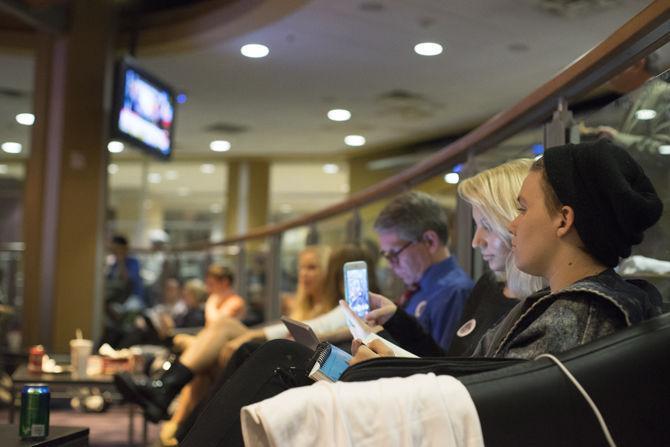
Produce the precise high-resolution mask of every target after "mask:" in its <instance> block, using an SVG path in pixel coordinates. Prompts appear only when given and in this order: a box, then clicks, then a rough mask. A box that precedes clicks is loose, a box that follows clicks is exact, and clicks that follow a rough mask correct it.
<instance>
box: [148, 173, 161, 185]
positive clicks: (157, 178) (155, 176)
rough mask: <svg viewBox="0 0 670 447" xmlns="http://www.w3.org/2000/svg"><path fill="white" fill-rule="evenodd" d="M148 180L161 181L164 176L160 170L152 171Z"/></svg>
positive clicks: (152, 181) (151, 181)
mask: <svg viewBox="0 0 670 447" xmlns="http://www.w3.org/2000/svg"><path fill="white" fill-rule="evenodd" d="M147 180H149V183H160V182H161V181H162V180H163V176H162V175H160V173H158V172H150V173H149V175H148V176H147Z"/></svg>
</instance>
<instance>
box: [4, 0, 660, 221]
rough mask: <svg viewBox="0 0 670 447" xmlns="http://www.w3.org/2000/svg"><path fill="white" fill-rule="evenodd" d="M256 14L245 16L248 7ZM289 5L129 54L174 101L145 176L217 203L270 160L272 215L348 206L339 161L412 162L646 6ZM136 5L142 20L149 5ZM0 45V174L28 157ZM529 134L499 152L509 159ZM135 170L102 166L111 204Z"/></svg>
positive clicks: (362, 0) (134, 180) (128, 155)
mask: <svg viewBox="0 0 670 447" xmlns="http://www.w3.org/2000/svg"><path fill="white" fill-rule="evenodd" d="M271 1H272V0H265V1H262V0H255V1H254V2H253V4H254V5H259V6H258V8H257V9H260V8H261V7H263V6H267V5H268V4H270V3H271ZM275 1H276V0H275ZM291 1H292V4H293V5H295V6H294V9H293V10H292V11H291V12H284V13H283V15H282V14H277V15H276V17H275V18H274V19H273V20H267V19H266V20H260V19H258V20H257V22H255V23H256V26H253V23H254V22H253V20H252V25H251V26H250V25H249V23H248V22H249V20H250V17H251V16H252V15H253V12H254V11H252V10H251V9H253V8H250V10H249V11H247V13H238V14H237V15H235V16H232V18H230V20H229V21H227V22H225V23H221V29H222V30H224V31H225V30H226V29H227V30H233V31H235V32H233V31H230V32H229V33H228V36H227V37H226V38H223V39H219V40H217V41H215V42H209V43H208V44H202V45H200V46H198V47H197V48H195V47H191V48H189V49H183V48H182V49H181V50H180V51H177V52H171V53H169V54H168V53H165V52H162V53H161V52H155V51H146V52H143V50H142V47H140V48H139V50H138V52H137V54H136V59H137V60H138V62H139V64H140V65H142V66H143V67H144V68H145V69H147V70H149V71H151V72H153V73H154V74H156V75H157V76H158V77H159V78H161V79H163V80H164V81H166V82H168V83H169V84H171V85H173V86H174V87H175V88H176V89H178V90H179V91H182V92H184V93H185V94H186V95H187V97H188V100H187V102H186V103H185V104H183V105H180V106H179V109H178V112H177V113H178V114H177V119H176V149H175V158H174V161H173V164H172V165H171V164H160V163H152V165H151V169H156V170H160V171H161V172H162V173H163V174H164V172H163V171H167V170H170V169H176V168H177V167H178V170H179V178H180V179H181V180H179V181H178V182H181V184H182V185H189V187H190V188H191V189H192V191H199V193H198V194H197V196H198V197H202V198H203V200H202V203H201V204H199V205H197V206H198V207H207V206H209V205H211V200H212V198H214V200H218V199H217V198H221V196H222V194H223V192H225V175H224V174H223V171H224V170H225V163H224V162H225V160H227V159H231V158H244V157H263V158H267V159H270V160H273V161H280V162H281V163H280V164H279V165H277V167H276V168H273V169H274V170H273V177H272V189H273V191H274V192H273V194H277V197H273V198H272V199H271V201H272V204H273V207H274V208H276V209H277V210H278V209H279V207H281V205H286V206H284V207H283V209H285V210H288V209H289V208H290V209H291V210H292V211H291V212H305V211H310V210H312V211H313V210H315V209H318V208H320V207H321V206H325V205H327V204H330V203H333V202H335V201H338V200H341V199H342V198H344V197H345V196H346V194H347V188H346V185H347V183H348V175H349V173H348V171H347V168H346V165H347V164H346V162H345V160H346V159H347V158H349V157H352V156H356V155H360V154H367V153H370V152H376V151H383V150H385V149H393V148H405V150H406V151H407V152H413V151H414V150H415V148H417V147H419V146H420V145H421V143H422V142H425V141H427V140H435V139H440V138H444V137H445V136H448V135H454V134H459V133H462V132H464V131H466V130H468V129H471V128H473V127H474V126H476V125H477V124H479V123H481V122H483V121H484V120H485V119H487V118H489V117H491V116H492V115H494V114H495V113H497V112H499V111H501V110H503V109H505V108H507V107H509V106H511V105H513V104H514V103H516V102H517V101H519V100H520V99H521V98H523V97H524V96H525V95H527V94H528V93H530V92H531V91H532V90H534V89H535V88H536V87H538V86H539V85H541V84H543V83H544V82H546V81H547V80H548V79H550V78H551V77H552V76H553V75H555V74H556V73H557V71H559V70H560V69H561V68H563V67H565V66H566V65H568V64H569V63H571V62H572V61H573V60H575V59H576V58H578V57H579V56H580V55H582V54H583V53H584V52H586V51H588V50H589V49H590V48H592V47H593V46H595V45H596V44H597V43H599V42H600V41H601V40H603V39H604V38H606V37H607V36H608V35H610V34H611V33H612V32H614V31H615V30H616V29H617V28H618V27H620V26H621V25H622V24H623V23H625V22H626V21H627V20H628V19H630V18H631V17H632V16H633V15H635V13H637V12H638V11H640V10H641V9H643V8H644V7H645V6H646V5H647V4H648V3H649V1H646V0H645V1H642V0H620V1H617V0H609V1H608V0H467V1H466V0H461V1H450V2H446V1H439V0H422V1H418V0H417V1H411V2H410V1H406V0H338V1H332V0H312V1H298V0H291ZM187 3H188V2H184V1H173V2H170V5H171V6H172V7H179V6H183V5H185V4H187ZM197 3H198V5H199V6H202V5H206V4H207V2H205V1H201V2H197ZM228 3H230V4H231V5H232V6H231V7H233V6H235V5H237V6H239V4H240V3H243V2H236V1H232V0H230V1H228ZM247 4H250V3H247ZM275 4H276V3H275ZM147 5H148V6H147V9H148V10H151V9H152V8H155V5H158V3H156V2H154V3H153V4H152V5H153V6H152V5H149V3H147ZM0 18H1V16H0ZM3 20H4V19H3ZM3 20H0V25H1V24H2V23H4V22H3ZM245 20H246V22H245V26H244V27H243V26H241V23H242V22H244V21H245ZM238 25H239V26H238ZM207 31H212V30H207ZM224 34H225V33H224ZM140 37H141V36H140ZM422 41H433V42H438V43H440V44H442V45H443V47H444V52H443V53H442V54H441V55H438V56H435V57H424V56H419V55H417V54H415V53H414V51H413V47H414V45H415V44H417V43H419V42H422ZM246 43H262V44H264V45H267V46H268V47H269V48H270V54H269V56H268V57H265V58H263V59H249V58H246V57H244V56H242V55H241V54H240V47H241V46H242V45H244V44H246ZM2 47H3V45H2V43H0V67H2V68H0V142H3V141H18V142H21V143H22V144H24V147H25V148H26V149H25V150H24V153H23V154H22V155H18V156H14V155H8V154H5V153H3V152H2V151H0V163H7V162H8V161H9V162H11V161H12V159H21V158H23V157H25V154H26V152H27V151H28V150H29V128H27V127H24V126H20V125H18V124H17V123H16V121H15V120H14V116H15V115H16V114H17V113H20V112H26V111H30V110H31V108H32V107H31V104H32V84H33V70H34V61H33V59H32V56H31V54H30V53H26V52H20V51H15V50H6V49H2ZM331 108H345V109H348V110H350V111H351V113H352V118H351V119H350V120H349V121H347V122H333V121H330V120H328V119H327V118H326V112H327V111H328V110H329V109H331ZM38 119H39V118H38ZM348 134H360V135H363V136H365V138H366V139H367V143H366V144H365V146H362V147H358V148H349V147H347V146H346V145H345V144H344V142H343V139H344V137H345V136H346V135H348ZM538 135H539V134H538V133H532V134H528V135H527V136H525V137H519V138H517V139H515V140H511V142H510V144H512V145H513V146H514V147H515V148H520V150H522V149H523V147H524V145H530V144H532V143H533V142H536V140H537V138H538ZM215 139H226V140H229V141H230V142H231V143H232V149H231V150H230V151H229V152H226V153H214V152H212V151H210V150H209V142H210V141H211V140H215ZM433 149H437V147H434V148H433ZM382 156H383V153H382V152H380V157H382ZM141 158H142V156H141V155H140V153H139V152H135V151H131V150H125V151H124V152H123V153H121V154H118V155H116V154H115V155H114V157H113V161H114V163H117V164H119V167H120V169H119V172H118V173H116V174H114V175H112V176H110V184H111V185H112V191H114V190H116V191H122V190H126V191H130V190H132V189H136V188H137V187H138V186H137V185H139V182H140V181H139V179H140V178H141V172H142V171H141V167H140V165H139V164H138V162H137V160H140V159H141ZM203 162H214V163H218V165H217V166H221V172H222V174H221V176H217V177H216V179H214V177H211V176H209V177H208V176H203V175H201V174H200V173H199V171H198V169H199V165H200V164H201V163H203ZM325 162H338V163H340V166H341V167H342V169H341V171H340V173H338V174H337V175H333V176H325V175H323V172H322V171H321V164H323V163H325ZM170 166H172V168H171V167H170ZM182 170H183V171H182ZM12 172H16V171H15V168H12ZM0 175H2V174H1V173H0ZM177 184H178V183H176V182H174V181H173V182H169V181H165V182H163V183H161V184H160V185H151V186H150V188H149V190H150V191H152V192H153V193H155V194H156V197H159V196H161V197H164V198H165V199H166V200H173V201H182V202H183V206H184V207H187V206H196V205H195V204H196V203H199V202H197V200H196V199H195V198H194V197H195V195H194V196H191V199H187V198H185V197H183V196H179V194H176V195H175V191H177V189H176V188H178V186H177ZM306 185H309V187H308V188H307V187H305V186H306ZM174 203H177V202H174ZM175 206H178V204H177V205H175ZM205 209H206V208H205Z"/></svg>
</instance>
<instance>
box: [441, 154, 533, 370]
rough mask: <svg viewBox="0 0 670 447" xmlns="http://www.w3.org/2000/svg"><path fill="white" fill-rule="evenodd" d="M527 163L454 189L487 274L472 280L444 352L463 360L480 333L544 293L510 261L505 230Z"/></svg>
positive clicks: (527, 160)
mask: <svg viewBox="0 0 670 447" xmlns="http://www.w3.org/2000/svg"><path fill="white" fill-rule="evenodd" d="M532 163H533V160H532V159H530V158H525V159H518V160H512V161H509V162H507V163H503V164H502V165H500V166H496V167H494V168H491V169H487V170H485V171H483V172H480V173H479V174H477V175H475V176H473V177H470V178H467V179H465V180H463V181H461V182H460V183H459V184H458V195H459V196H460V197H461V198H462V199H463V200H465V201H466V202H468V203H469V204H470V205H471V206H472V219H473V220H474V222H475V233H474V234H473V236H472V248H476V249H478V250H479V252H480V253H481V256H482V258H483V259H484V261H485V262H486V264H487V265H488V267H489V268H490V271H489V272H485V273H484V274H483V275H482V276H481V277H480V278H479V280H477V282H476V284H475V287H474V288H473V289H472V293H470V296H469V297H468V300H467V301H466V302H465V308H464V309H463V316H462V317H461V322H460V323H459V325H458V327H459V329H458V330H457V331H456V334H455V335H454V339H453V341H452V343H451V346H450V347H449V350H448V351H447V355H450V356H460V357H463V356H469V355H471V354H472V351H473V350H474V349H475V346H476V345H477V342H478V341H479V339H480V338H481V337H482V336H483V335H484V333H485V332H486V331H487V330H488V329H490V328H491V327H493V326H494V325H495V324H496V323H497V322H498V321H499V320H500V319H501V318H502V317H504V316H505V315H506V314H507V313H508V312H509V311H510V310H511V309H512V308H513V307H514V306H515V305H516V304H517V303H518V299H523V298H525V297H527V296H528V295H530V294H531V293H533V292H536V291H538V290H540V289H541V288H543V287H544V282H543V280H542V278H539V277H537V276H531V275H528V274H527V273H524V272H522V271H520V270H519V269H518V268H516V266H515V265H514V260H513V259H512V235H511V234H510V232H509V230H508V229H507V227H508V226H509V224H510V222H512V220H514V218H515V217H516V216H517V215H518V214H519V211H518V210H517V196H518V195H519V190H520V189H521V184H522V183H523V181H524V179H525V178H526V176H527V175H528V170H529V169H530V166H531V165H532Z"/></svg>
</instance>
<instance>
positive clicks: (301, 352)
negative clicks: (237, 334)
mask: <svg viewBox="0 0 670 447" xmlns="http://www.w3.org/2000/svg"><path fill="white" fill-rule="evenodd" d="M246 352H247V353H248V350H246ZM313 354H314V352H313V351H312V350H311V349H309V348H307V347H305V346H303V345H301V344H299V343H295V342H292V341H288V340H273V341H270V342H267V343H265V344H264V345H262V346H261V347H260V348H258V349H257V350H255V351H254V352H253V354H251V355H250V356H249V358H248V359H247V360H246V361H245V362H243V363H242V364H241V365H240V364H239V361H238V360H240V359H237V360H236V361H235V363H231V364H230V365H229V366H230V369H231V370H230V371H229V370H228V367H227V368H226V371H225V372H224V376H226V375H228V377H224V376H222V377H221V378H220V381H221V382H222V383H223V384H222V385H221V386H220V388H219V389H218V390H217V391H216V393H215V394H214V395H213V396H212V397H211V398H210V399H209V402H208V403H207V404H206V405H205V407H204V408H203V410H202V412H201V414H200V415H199V416H198V417H197V420H196V421H195V424H193V427H191V429H190V430H189V431H188V433H187V434H186V437H185V438H184V441H183V443H180V445H181V446H184V447H219V446H237V445H239V446H241V445H243V440H242V430H241V426H240V409H241V408H242V407H244V406H245V405H249V404H252V403H255V402H260V401H261V400H264V399H268V398H270V397H273V396H276V395H277V394H279V393H281V392H283V391H286V390H288V389H291V388H295V387H298V386H306V385H310V384H312V383H313V381H312V380H311V379H309V378H308V377H307V374H308V371H306V368H307V363H308V362H309V360H310V358H311V357H312V355H313ZM236 355H237V354H236ZM243 355H245V351H243V352H242V353H241V354H240V356H243ZM236 366H237V368H236ZM234 368H236V370H235V371H234V372H232V370H233V369H234ZM231 372H232V374H231Z"/></svg>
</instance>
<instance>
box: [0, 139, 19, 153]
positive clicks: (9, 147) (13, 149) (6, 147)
mask: <svg viewBox="0 0 670 447" xmlns="http://www.w3.org/2000/svg"><path fill="white" fill-rule="evenodd" d="M0 147H1V148H2V150H3V151H5V152H7V153H8V154H20V153H21V149H23V146H21V143H16V142H14V141H7V142H6V143H2V146H0Z"/></svg>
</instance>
